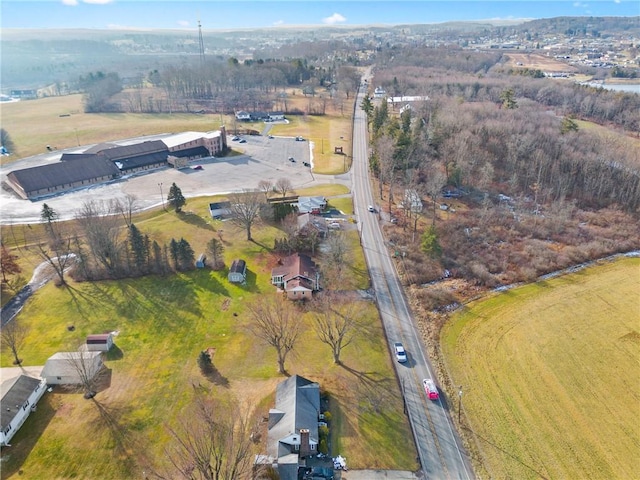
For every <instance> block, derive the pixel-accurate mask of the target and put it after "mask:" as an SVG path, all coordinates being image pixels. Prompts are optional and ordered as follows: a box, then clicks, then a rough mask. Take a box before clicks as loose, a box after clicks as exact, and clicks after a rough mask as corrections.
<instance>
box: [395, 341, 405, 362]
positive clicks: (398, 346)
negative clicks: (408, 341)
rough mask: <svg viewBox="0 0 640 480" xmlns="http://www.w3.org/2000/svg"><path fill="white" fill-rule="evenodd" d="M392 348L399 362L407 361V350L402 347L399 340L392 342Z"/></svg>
mask: <svg viewBox="0 0 640 480" xmlns="http://www.w3.org/2000/svg"><path fill="white" fill-rule="evenodd" d="M393 349H394V350H395V352H396V360H398V362H400V363H404V362H406V361H407V352H406V351H405V349H404V346H403V345H402V343H400V342H396V343H394V344H393Z"/></svg>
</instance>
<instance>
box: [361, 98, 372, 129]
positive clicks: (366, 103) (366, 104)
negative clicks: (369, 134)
mask: <svg viewBox="0 0 640 480" xmlns="http://www.w3.org/2000/svg"><path fill="white" fill-rule="evenodd" d="M361 107H362V110H364V113H365V114H366V115H367V123H371V120H372V119H373V102H372V101H371V97H370V96H369V95H365V96H364V99H363V100H362V105H361Z"/></svg>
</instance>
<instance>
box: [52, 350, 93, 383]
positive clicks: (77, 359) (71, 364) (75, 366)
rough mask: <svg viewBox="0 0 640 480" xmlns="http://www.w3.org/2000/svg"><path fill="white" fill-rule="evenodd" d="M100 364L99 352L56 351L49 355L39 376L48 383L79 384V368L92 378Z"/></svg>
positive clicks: (80, 381)
mask: <svg viewBox="0 0 640 480" xmlns="http://www.w3.org/2000/svg"><path fill="white" fill-rule="evenodd" d="M102 366H103V364H102V353H101V352H58V353H56V354H54V355H52V356H51V357H49V359H48V360H47V363H45V364H44V368H43V369H42V373H41V374H40V376H41V377H42V378H44V379H45V380H46V381H47V383H48V384H49V385H79V384H81V383H82V380H81V376H80V373H79V369H80V370H81V371H84V372H86V376H87V377H89V378H93V377H94V376H95V375H96V374H97V373H98V372H99V371H100V369H101V368H102Z"/></svg>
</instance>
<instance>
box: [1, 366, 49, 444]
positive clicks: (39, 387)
mask: <svg viewBox="0 0 640 480" xmlns="http://www.w3.org/2000/svg"><path fill="white" fill-rule="evenodd" d="M46 389H47V383H46V381H45V380H44V379H41V378H33V377H29V376H27V375H19V376H16V377H12V378H9V379H7V380H5V381H4V382H2V386H1V391H2V400H1V401H0V409H1V410H2V411H1V412H0V429H1V430H0V445H1V446H9V442H10V441H11V438H12V437H13V436H14V435H15V434H16V432H17V431H18V430H19V429H20V427H21V426H22V424H23V423H24V422H25V420H26V419H27V417H28V416H29V414H30V413H31V412H32V411H35V409H36V404H37V403H38V400H40V398H41V397H42V395H44V392H45V391H46Z"/></svg>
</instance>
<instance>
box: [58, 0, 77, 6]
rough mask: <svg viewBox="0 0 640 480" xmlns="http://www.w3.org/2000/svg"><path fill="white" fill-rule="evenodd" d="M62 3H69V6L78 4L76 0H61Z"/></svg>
mask: <svg viewBox="0 0 640 480" xmlns="http://www.w3.org/2000/svg"><path fill="white" fill-rule="evenodd" d="M62 4H63V5H69V6H70V7H75V6H76V5H78V0H62Z"/></svg>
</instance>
